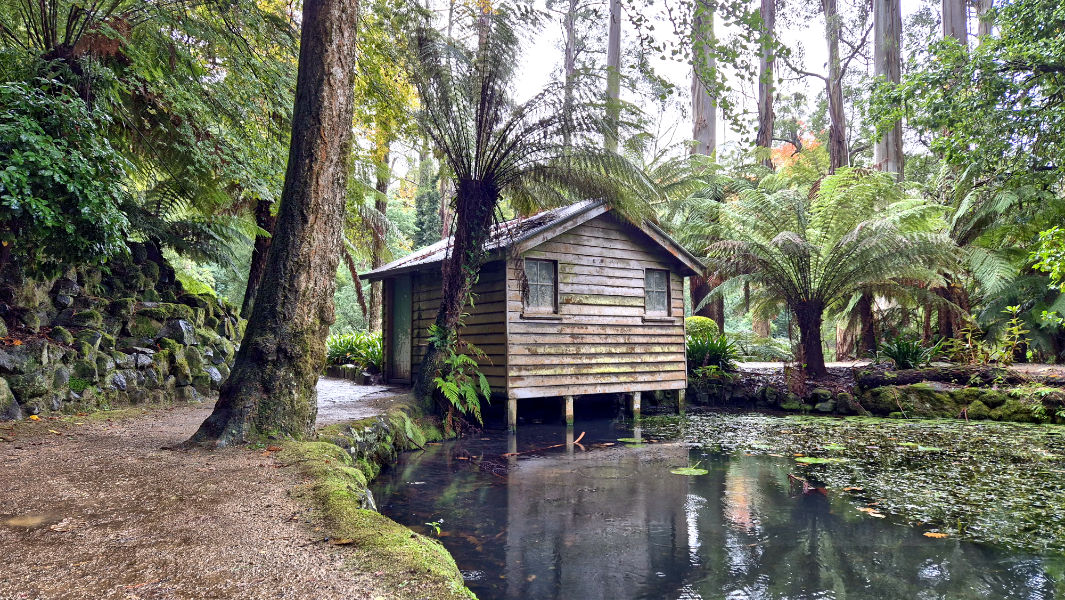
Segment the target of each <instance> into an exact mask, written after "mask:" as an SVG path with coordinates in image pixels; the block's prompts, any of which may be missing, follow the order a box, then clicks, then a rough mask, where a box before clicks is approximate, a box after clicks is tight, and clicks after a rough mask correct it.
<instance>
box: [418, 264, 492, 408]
mask: <svg viewBox="0 0 1065 600" xmlns="http://www.w3.org/2000/svg"><path fill="white" fill-rule="evenodd" d="M503 277H504V268H503V261H495V262H491V263H488V264H486V265H484V266H483V267H482V268H481V276H480V278H479V279H478V281H477V285H475V286H474V288H473V292H474V295H475V297H474V304H473V306H472V307H470V306H469V305H467V307H466V312H467V313H469V315H468V316H467V317H466V318H465V319H464V323H465V327H464V328H463V329H462V330H461V331H460V336H461V338H462V339H464V340H466V341H467V342H470V343H471V344H474V345H475V346H477V347H478V348H480V349H481V350H482V351H483V352H484V353H485V354H486V355H487V359H479V360H478V363H479V365H478V366H479V367H480V369H481V372H482V373H484V375H485V377H486V378H487V379H488V383H489V385H491V386H492V388H493V390H494V391H497V392H500V393H503V392H505V391H506V369H507V347H506V297H505V292H504V289H503V288H504V285H503ZM440 292H441V280H440V271H439V270H438V269H435V268H434V269H426V270H422V271H419V272H418V273H416V274H415V275H414V277H413V282H412V294H411V295H412V297H413V301H412V303H411V305H412V306H411V311H412V313H413V314H412V331H413V333H412V336H413V342H412V344H411V354H412V359H413V360H412V367H411V368H412V371H413V372H414V373H417V372H418V370H419V368H420V367H421V364H422V357H423V356H425V348H426V346H427V345H428V342H429V326H430V325H432V324H433V323H435V322H436V315H437V312H439V310H440Z"/></svg>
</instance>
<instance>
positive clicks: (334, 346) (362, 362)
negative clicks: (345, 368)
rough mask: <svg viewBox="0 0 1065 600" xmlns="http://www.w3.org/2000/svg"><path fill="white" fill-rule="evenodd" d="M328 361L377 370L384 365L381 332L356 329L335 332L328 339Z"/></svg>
mask: <svg viewBox="0 0 1065 600" xmlns="http://www.w3.org/2000/svg"><path fill="white" fill-rule="evenodd" d="M326 362H327V363H328V364H331V365H356V366H357V367H358V368H360V369H373V370H375V371H377V372H379V371H380V370H381V367H382V366H383V365H384V347H383V345H382V338H381V334H380V333H372V332H369V331H355V332H352V333H344V334H333V335H331V336H329V339H328V340H327V341H326Z"/></svg>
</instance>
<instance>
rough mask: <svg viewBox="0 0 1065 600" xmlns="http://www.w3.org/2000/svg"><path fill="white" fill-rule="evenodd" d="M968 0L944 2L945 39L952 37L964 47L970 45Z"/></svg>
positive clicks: (946, 0) (948, 0) (947, 0)
mask: <svg viewBox="0 0 1065 600" xmlns="http://www.w3.org/2000/svg"><path fill="white" fill-rule="evenodd" d="M966 2H967V0H943V39H947V38H949V37H952V38H954V39H956V40H958V41H959V42H961V44H962V45H963V46H968V45H969V20H968V14H967V12H966Z"/></svg>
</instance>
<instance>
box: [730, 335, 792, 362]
mask: <svg viewBox="0 0 1065 600" xmlns="http://www.w3.org/2000/svg"><path fill="white" fill-rule="evenodd" d="M727 335H728V337H729V339H730V340H732V344H733V345H734V346H735V347H736V353H737V360H740V361H751V362H776V361H790V360H794V355H793V354H792V351H791V344H790V342H788V340H787V339H780V338H773V337H762V336H760V335H757V334H755V333H754V332H753V331H735V332H731V333H728V334H727Z"/></svg>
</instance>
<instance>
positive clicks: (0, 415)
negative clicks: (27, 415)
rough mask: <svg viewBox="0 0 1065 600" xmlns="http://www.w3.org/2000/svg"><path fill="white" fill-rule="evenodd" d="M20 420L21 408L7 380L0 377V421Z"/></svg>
mask: <svg viewBox="0 0 1065 600" xmlns="http://www.w3.org/2000/svg"><path fill="white" fill-rule="evenodd" d="M21 418H22V407H21V406H19V404H18V402H17V401H16V400H15V395H14V394H12V393H11V388H9V387H8V385H7V380H5V379H4V378H3V377H0V421H14V420H17V419H21Z"/></svg>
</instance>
